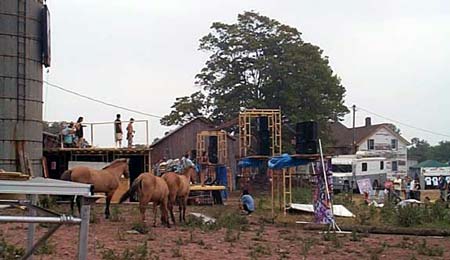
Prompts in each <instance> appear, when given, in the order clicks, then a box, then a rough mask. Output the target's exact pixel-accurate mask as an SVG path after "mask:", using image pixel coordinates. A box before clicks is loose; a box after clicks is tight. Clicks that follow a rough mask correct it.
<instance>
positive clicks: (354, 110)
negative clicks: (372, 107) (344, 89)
mask: <svg viewBox="0 0 450 260" xmlns="http://www.w3.org/2000/svg"><path fill="white" fill-rule="evenodd" d="M352 109H353V129H352V130H353V142H352V148H353V153H354V154H356V131H355V113H356V106H355V105H353V106H352Z"/></svg>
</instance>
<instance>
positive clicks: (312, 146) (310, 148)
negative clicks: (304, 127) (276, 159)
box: [295, 140, 318, 154]
mask: <svg viewBox="0 0 450 260" xmlns="http://www.w3.org/2000/svg"><path fill="white" fill-rule="evenodd" d="M295 152H296V153H297V154H317V153H318V149H317V140H313V141H303V142H297V143H296V144H295Z"/></svg>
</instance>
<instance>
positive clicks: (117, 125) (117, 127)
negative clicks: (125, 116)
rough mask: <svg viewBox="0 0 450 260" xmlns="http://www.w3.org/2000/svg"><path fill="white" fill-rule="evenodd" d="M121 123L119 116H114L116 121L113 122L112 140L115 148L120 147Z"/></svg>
mask: <svg viewBox="0 0 450 260" xmlns="http://www.w3.org/2000/svg"><path fill="white" fill-rule="evenodd" d="M122 135H123V132H122V121H120V114H117V115H116V120H114V140H115V143H116V148H117V147H119V148H121V147H122Z"/></svg>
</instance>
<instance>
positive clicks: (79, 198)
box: [75, 196, 81, 217]
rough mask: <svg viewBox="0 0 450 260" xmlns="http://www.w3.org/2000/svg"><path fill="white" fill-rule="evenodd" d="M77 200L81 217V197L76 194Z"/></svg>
mask: <svg viewBox="0 0 450 260" xmlns="http://www.w3.org/2000/svg"><path fill="white" fill-rule="evenodd" d="M75 200H76V202H77V208H78V216H80V217H81V197H78V196H75Z"/></svg>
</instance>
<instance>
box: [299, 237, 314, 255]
mask: <svg viewBox="0 0 450 260" xmlns="http://www.w3.org/2000/svg"><path fill="white" fill-rule="evenodd" d="M316 242H317V239H315V238H312V237H308V238H306V239H304V240H303V244H302V248H301V249H302V251H301V253H302V256H303V258H305V259H306V257H307V256H308V252H309V250H310V249H311V247H312V246H313V245H314V244H315V243H316Z"/></svg>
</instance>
